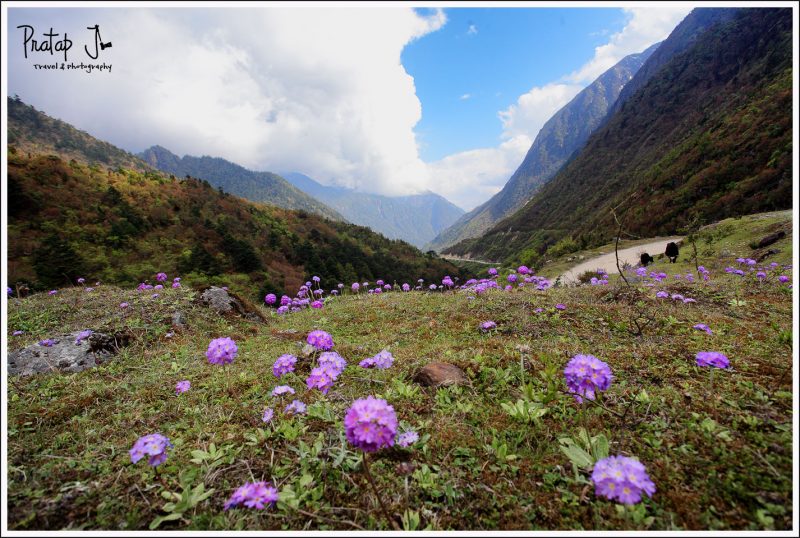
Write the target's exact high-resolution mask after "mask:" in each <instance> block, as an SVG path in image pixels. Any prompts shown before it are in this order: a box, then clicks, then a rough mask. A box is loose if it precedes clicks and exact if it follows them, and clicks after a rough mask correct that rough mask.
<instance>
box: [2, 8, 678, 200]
mask: <svg viewBox="0 0 800 538" xmlns="http://www.w3.org/2000/svg"><path fill="white" fill-rule="evenodd" d="M8 5H9V4H8V3H6V4H4V7H6V6H8ZM690 10H691V5H689V4H682V3H678V4H675V3H663V4H650V3H648V4H641V3H640V4H624V3H621V4H620V7H617V8H613V7H612V8H582V7H581V8H576V7H558V8H552V7H525V8H518V7H515V8H499V7H475V8H472V7H470V8H446V9H442V8H426V9H415V8H414V6H413V5H412V4H392V5H386V4H379V5H371V6H361V5H328V4H324V5H315V6H314V7H313V8H310V7H308V6H296V5H294V4H291V5H287V6H279V7H275V6H274V5H263V4H262V5H259V4H255V5H247V6H245V7H237V8H230V7H219V8H215V7H206V6H203V7H185V8H181V9H176V8H162V7H160V6H158V5H149V6H144V7H140V6H138V5H130V6H123V7H113V8H96V7H94V6H92V5H89V6H87V7H70V8H63V7H60V6H59V7H39V8H29V7H13V6H12V7H9V8H8V17H6V18H5V21H6V24H7V28H6V33H7V34H8V47H7V48H6V49H4V54H6V55H7V56H6V57H5V58H4V60H6V61H5V64H6V65H7V66H8V92H9V94H11V95H13V94H19V96H20V97H21V98H22V99H23V101H25V102H27V103H30V104H32V105H34V106H35V107H36V108H37V109H39V110H43V111H44V112H46V113H47V114H49V115H51V116H53V117H56V118H60V119H63V120H64V121H67V122H69V123H71V124H73V125H75V126H77V127H78V128H80V129H83V130H85V131H87V132H89V133H90V134H92V135H94V136H96V137H98V138H100V139H102V140H106V141H108V142H111V143H112V144H115V145H117V146H119V147H121V148H124V149H126V150H128V151H131V152H139V151H142V150H144V149H146V148H148V147H150V146H152V145H155V144H159V145H162V146H164V147H166V148H168V149H170V150H171V151H173V152H175V153H176V154H178V155H186V154H189V155H211V156H217V157H222V158H225V159H228V160H230V161H233V162H236V163H238V164H241V165H242V166H245V167H247V168H250V169H253V170H268V171H275V172H291V171H295V172H302V173H304V174H306V175H308V176H310V177H312V178H314V179H316V180H318V181H320V182H321V183H323V184H327V185H339V186H344V187H350V188H355V189H359V190H363V191H366V192H376V193H380V194H387V195H402V194H411V193H418V192H423V191H433V192H436V193H438V194H441V195H443V196H444V197H446V198H447V199H448V200H450V201H452V202H453V203H455V204H456V205H458V206H460V207H462V208H463V209H465V210H469V209H472V208H474V207H475V206H477V205H478V204H480V203H482V202H484V201H486V200H487V199H489V198H490V197H491V196H492V195H493V194H495V193H496V192H498V191H499V190H500V189H501V188H502V187H503V185H504V184H505V183H506V181H507V180H508V179H509V177H510V176H511V174H513V172H514V170H515V169H516V168H517V167H518V166H519V164H520V162H521V161H522V159H523V158H524V156H525V153H526V152H527V150H528V149H529V148H530V146H531V143H532V142H533V140H534V139H535V137H536V134H537V133H538V131H539V129H540V128H541V126H542V125H543V124H544V123H545V122H546V121H547V120H548V119H549V118H550V116H552V114H554V113H555V112H556V111H557V110H558V109H560V108H561V107H562V106H564V105H565V104H567V103H568V102H569V100H570V99H572V97H574V96H575V95H576V94H577V93H578V92H579V91H580V90H581V89H583V88H584V87H586V86H587V85H588V84H590V83H591V82H592V81H593V80H594V79H595V78H596V77H597V76H599V75H600V74H602V73H603V72H604V71H606V70H607V69H608V68H610V67H612V66H613V65H614V64H616V63H617V62H618V61H619V60H621V59H622V58H623V57H624V56H626V55H628V54H632V53H636V52H641V51H642V50H644V49H645V48H647V47H648V46H650V45H651V44H653V43H655V42H657V41H660V40H662V39H664V38H666V37H667V35H669V32H670V31H671V30H672V29H673V28H674V27H675V26H676V25H677V24H678V23H679V22H680V21H681V20H682V19H683V17H685V16H686V15H687V14H688V13H689V11H690ZM21 24H30V25H33V26H34V27H35V28H36V32H37V33H38V34H42V33H43V32H45V31H47V30H49V28H50V27H53V28H54V31H55V32H57V33H58V32H64V31H68V32H70V36H72V37H73V38H74V39H76V40H77V41H76V43H75V46H74V48H73V51H72V53H71V54H72V56H71V58H70V60H75V61H79V60H81V59H84V60H85V59H86V58H81V55H82V54H83V52H82V51H83V44H84V43H83V42H81V41H80V40H81V39H83V38H84V37H85V35H86V34H87V32H86V27H87V26H93V25H95V24H99V25H100V28H101V34H102V37H103V39H104V40H105V41H111V42H112V43H113V47H112V48H109V49H107V50H105V51H103V53H102V57H101V58H100V59H99V60H98V62H99V61H104V62H107V63H109V64H111V65H112V66H113V68H112V69H111V70H110V71H105V72H95V73H91V74H88V73H84V72H81V71H61V70H36V69H34V66H33V64H34V63H36V62H39V63H42V62H46V61H52V58H49V57H48V56H47V55H46V53H35V54H33V53H32V54H30V55H29V58H27V59H26V58H24V55H23V43H22V41H23V39H22V31H21V30H18V29H17V28H16V27H17V25H21Z"/></svg>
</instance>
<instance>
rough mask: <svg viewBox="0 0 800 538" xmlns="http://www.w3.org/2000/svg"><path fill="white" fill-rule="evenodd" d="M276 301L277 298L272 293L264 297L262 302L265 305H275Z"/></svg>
mask: <svg viewBox="0 0 800 538" xmlns="http://www.w3.org/2000/svg"><path fill="white" fill-rule="evenodd" d="M277 301H278V298H277V297H276V296H275V294H274V293H268V294H266V295H265V296H264V302H265V303H267V304H275V303H276V302H277Z"/></svg>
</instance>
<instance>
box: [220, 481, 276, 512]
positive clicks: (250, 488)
mask: <svg viewBox="0 0 800 538" xmlns="http://www.w3.org/2000/svg"><path fill="white" fill-rule="evenodd" d="M277 502H278V490H277V489H275V488H274V487H272V486H271V485H269V484H268V483H266V482H247V483H245V485H243V486H241V487H240V488H239V489H237V490H236V491H234V492H233V495H231V498H230V499H228V500H227V501H226V502H225V506H224V509H225V510H229V509H230V508H232V507H234V506H239V505H242V504H243V505H245V506H246V507H248V508H255V509H257V510H263V509H264V508H266V507H267V506H274V505H275V503H277Z"/></svg>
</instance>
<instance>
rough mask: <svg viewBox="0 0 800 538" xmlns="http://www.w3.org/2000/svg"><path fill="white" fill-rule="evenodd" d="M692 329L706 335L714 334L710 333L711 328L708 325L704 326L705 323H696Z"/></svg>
mask: <svg viewBox="0 0 800 538" xmlns="http://www.w3.org/2000/svg"><path fill="white" fill-rule="evenodd" d="M692 329H698V330H700V331H705V332H707V333H708V334H714V333H712V332H711V328H710V327H709V326H708V325H706V324H705V323H698V324H697V325H695V326H694V327H692Z"/></svg>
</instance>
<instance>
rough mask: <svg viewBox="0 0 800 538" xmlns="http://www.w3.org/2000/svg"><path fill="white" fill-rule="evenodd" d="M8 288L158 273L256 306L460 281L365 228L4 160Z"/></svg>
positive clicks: (152, 183) (157, 183)
mask: <svg viewBox="0 0 800 538" xmlns="http://www.w3.org/2000/svg"><path fill="white" fill-rule="evenodd" d="M8 194H9V204H8V207H9V213H8V219H9V220H8V261H9V263H8V275H9V276H8V278H9V284H10V285H12V286H14V285H16V284H17V283H25V284H27V285H28V286H29V287H31V288H32V289H34V290H45V289H49V288H52V287H61V286H65V285H69V284H70V283H74V282H75V280H76V279H77V278H78V277H85V278H86V279H87V281H91V282H94V281H96V280H100V281H102V282H104V283H107V284H121V285H131V284H135V283H137V282H140V281H142V280H145V279H150V280H152V279H153V278H154V276H155V274H156V273H157V272H160V271H164V272H167V273H169V274H170V275H173V276H178V275H180V276H182V277H184V279H185V280H184V281H185V282H186V283H188V284H192V283H195V282H206V281H210V282H214V283H217V284H220V285H229V286H233V287H235V288H236V289H238V290H239V291H240V292H243V293H245V294H246V295H248V296H249V297H251V298H253V299H259V300H260V298H263V295H264V294H265V293H267V292H274V293H279V294H280V293H283V292H288V293H290V294H291V293H294V292H295V291H296V290H297V288H298V287H299V286H300V285H301V284H302V283H303V282H305V281H306V280H307V279H310V278H311V276H313V275H317V276H320V277H321V278H322V282H321V283H322V285H323V286H324V287H325V288H326V289H328V290H330V289H332V288H334V287H335V286H336V285H337V284H338V283H339V282H345V283H347V284H348V285H349V284H350V282H353V281H362V280H369V281H374V280H375V279H376V278H383V279H384V280H387V281H388V282H393V281H394V280H408V281H409V282H414V281H416V279H417V278H425V279H431V278H434V277H439V275H441V274H445V273H451V274H452V275H453V276H466V274H464V273H462V272H461V271H459V270H458V269H457V268H455V267H454V266H453V265H451V264H450V263H448V262H446V261H444V260H441V259H439V258H437V257H434V256H428V255H424V254H422V253H421V252H420V251H419V250H417V249H416V248H414V247H412V246H411V245H409V244H407V243H404V242H401V241H392V240H389V239H386V238H385V237H383V236H381V235H378V234H376V233H374V232H372V231H370V230H369V229H368V228H364V227H361V226H354V225H351V224H346V223H341V222H335V221H330V220H326V219H323V218H321V217H319V216H316V215H313V214H310V213H306V212H302V211H290V210H285V209H280V208H277V207H274V206H267V205H262V204H256V203H251V202H248V201H246V200H242V199H241V198H237V197H235V196H232V195H230V194H223V193H220V192H219V191H218V190H217V189H214V188H212V187H211V186H210V185H209V184H208V183H207V182H203V181H200V180H196V179H188V180H184V179H176V178H175V177H174V176H173V177H168V176H165V175H163V174H161V173H160V172H155V171H146V172H140V171H134V170H129V169H124V168H117V169H110V168H101V167H99V166H96V165H86V164H81V163H79V162H77V161H74V160H67V159H64V158H61V157H59V156H57V155H30V156H28V154H26V153H24V152H21V151H17V150H15V149H13V148H12V150H11V151H10V152H9V158H8Z"/></svg>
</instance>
